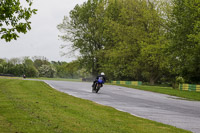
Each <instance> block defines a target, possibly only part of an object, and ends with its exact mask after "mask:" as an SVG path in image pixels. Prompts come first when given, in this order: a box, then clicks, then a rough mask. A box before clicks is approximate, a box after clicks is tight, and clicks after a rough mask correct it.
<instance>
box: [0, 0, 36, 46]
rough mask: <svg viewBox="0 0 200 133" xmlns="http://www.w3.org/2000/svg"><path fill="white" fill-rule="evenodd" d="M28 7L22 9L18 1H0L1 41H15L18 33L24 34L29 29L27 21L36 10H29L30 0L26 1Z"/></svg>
mask: <svg viewBox="0 0 200 133" xmlns="http://www.w3.org/2000/svg"><path fill="white" fill-rule="evenodd" d="M26 2H27V4H28V7H22V5H21V3H20V1H19V0H1V1H0V34H1V39H5V41H7V42H8V41H11V40H13V39H15V40H16V39H17V38H18V37H19V36H18V33H24V34H25V33H26V32H27V31H28V30H30V29H31V26H30V24H31V22H30V21H29V20H30V18H31V16H32V14H36V11H37V10H36V9H31V5H32V0H26Z"/></svg>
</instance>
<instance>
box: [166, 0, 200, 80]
mask: <svg viewBox="0 0 200 133" xmlns="http://www.w3.org/2000/svg"><path fill="white" fill-rule="evenodd" d="M173 4H174V6H173V11H172V20H171V32H170V35H171V38H172V43H171V45H170V46H169V51H170V53H171V55H172V56H171V58H172V59H171V60H173V59H174V60H177V63H176V64H175V65H174V67H175V68H177V69H179V73H178V75H179V76H182V77H183V78H184V79H185V80H186V82H191V83H198V82H199V78H200V76H199V75H200V62H199V60H200V56H199V53H200V40H199V37H200V30H199V29H200V12H199V10H200V1H198V0H173Z"/></svg>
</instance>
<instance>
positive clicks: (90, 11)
mask: <svg viewBox="0 0 200 133" xmlns="http://www.w3.org/2000/svg"><path fill="white" fill-rule="evenodd" d="M103 14H104V3H103V0H88V1H87V2H84V3H83V4H82V5H76V6H75V8H74V9H73V10H72V11H71V12H70V20H69V19H68V18H67V17H64V20H63V23H61V24H59V25H58V29H59V30H60V31H62V32H64V33H65V34H64V35H63V36H61V38H62V39H63V40H65V41H70V42H72V43H73V44H72V47H73V50H79V52H80V54H81V58H82V61H84V64H87V66H86V68H87V70H88V71H91V73H92V74H93V75H96V74H97V73H98V68H99V65H98V62H99V59H98V56H97V53H98V51H99V50H101V49H103V38H102V35H103V25H102V22H103V17H102V16H103Z"/></svg>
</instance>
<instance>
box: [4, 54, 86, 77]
mask: <svg viewBox="0 0 200 133" xmlns="http://www.w3.org/2000/svg"><path fill="white" fill-rule="evenodd" d="M0 74H2V75H6V74H9V75H12V76H20V77H22V76H23V75H26V77H48V78H55V77H56V78H81V77H82V78H85V77H86V76H87V75H86V74H87V72H85V70H84V69H80V65H79V62H78V61H72V62H70V63H67V62H64V61H63V62H60V61H57V62H56V61H51V62H49V61H48V60H47V58H45V57H33V58H32V59H31V58H29V57H23V58H12V59H0Z"/></svg>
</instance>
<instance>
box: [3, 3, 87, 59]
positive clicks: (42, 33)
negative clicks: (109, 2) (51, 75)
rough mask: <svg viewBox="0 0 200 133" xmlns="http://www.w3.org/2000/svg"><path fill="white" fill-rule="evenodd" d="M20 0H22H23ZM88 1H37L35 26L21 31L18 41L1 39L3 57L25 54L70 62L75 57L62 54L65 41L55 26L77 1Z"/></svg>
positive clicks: (33, 22)
mask: <svg viewBox="0 0 200 133" xmlns="http://www.w3.org/2000/svg"><path fill="white" fill-rule="evenodd" d="M20 1H21V0H20ZM85 1H86V0H34V1H33V6H32V7H33V8H35V9H38V12H37V14H36V15H33V16H32V18H31V22H32V24H31V27H32V29H31V30H30V31H29V32H28V33H26V34H20V38H18V39H17V41H15V40H13V41H11V42H9V43H6V42H5V41H3V40H0V58H8V59H10V58H14V57H17V58H18V57H19V58H20V57H23V56H30V57H33V56H45V57H46V58H47V59H48V60H49V61H67V62H69V61H71V60H73V59H74V57H62V56H61V51H63V50H62V49H60V46H61V45H62V44H64V43H66V42H63V41H61V40H59V38H58V35H59V34H60V32H59V31H58V29H57V28H56V26H57V25H58V24H60V23H61V22H62V20H63V18H64V16H68V15H69V12H70V10H72V9H73V8H74V7H75V5H76V4H82V3H83V2H85Z"/></svg>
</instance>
